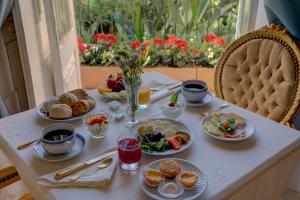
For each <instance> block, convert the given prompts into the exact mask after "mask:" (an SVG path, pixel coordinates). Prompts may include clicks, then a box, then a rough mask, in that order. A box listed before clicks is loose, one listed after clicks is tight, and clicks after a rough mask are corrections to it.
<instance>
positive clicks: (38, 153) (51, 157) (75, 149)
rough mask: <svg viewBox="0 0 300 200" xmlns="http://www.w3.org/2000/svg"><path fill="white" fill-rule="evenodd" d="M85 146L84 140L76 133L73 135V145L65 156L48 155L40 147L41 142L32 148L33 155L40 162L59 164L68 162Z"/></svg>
mask: <svg viewBox="0 0 300 200" xmlns="http://www.w3.org/2000/svg"><path fill="white" fill-rule="evenodd" d="M84 146H85V139H84V138H83V137H82V136H81V135H80V134H78V133H76V135H75V144H74V146H73V148H72V150H71V152H70V153H65V154H57V155H54V154H50V153H48V152H47V151H46V150H45V149H44V148H43V146H42V142H41V140H38V141H37V142H36V143H35V144H34V146H33V150H32V151H33V154H34V155H35V156H36V157H38V158H39V159H41V160H44V161H48V162H60V161H65V160H69V159H71V158H73V157H75V156H77V155H78V154H79V153H81V152H82V150H83V148H84Z"/></svg>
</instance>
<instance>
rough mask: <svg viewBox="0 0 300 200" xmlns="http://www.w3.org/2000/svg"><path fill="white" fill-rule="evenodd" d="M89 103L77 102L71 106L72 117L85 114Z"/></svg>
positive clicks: (84, 101)
mask: <svg viewBox="0 0 300 200" xmlns="http://www.w3.org/2000/svg"><path fill="white" fill-rule="evenodd" d="M89 108H90V106H89V102H88V101H86V100H79V101H77V102H76V103H75V104H74V105H73V106H72V111H73V116H75V117H77V116H80V115H83V114H85V113H87V112H88V111H89V110H90V109H89Z"/></svg>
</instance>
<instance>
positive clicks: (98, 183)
mask: <svg viewBox="0 0 300 200" xmlns="http://www.w3.org/2000/svg"><path fill="white" fill-rule="evenodd" d="M110 157H112V158H113V162H112V163H111V165H110V166H109V167H107V168H105V169H98V170H97V171H95V172H93V173H91V174H89V173H88V174H87V175H85V176H82V177H80V178H79V179H77V180H76V181H71V180H70V177H72V176H73V175H76V174H81V173H83V172H84V171H87V170H90V169H92V168H95V167H97V165H98V164H99V162H98V163H95V164H93V165H91V166H90V167H87V168H86V169H84V170H80V171H78V172H76V173H74V174H71V175H69V176H66V177H64V178H62V179H60V180H56V179H55V178H54V176H55V174H56V173H57V172H53V173H51V174H47V175H44V176H40V177H38V178H37V179H36V181H37V183H38V184H40V185H44V186H48V187H104V186H106V184H107V183H109V182H110V180H111V178H112V175H113V173H114V171H115V168H116V165H117V163H118V154H117V153H115V154H113V155H111V156H110ZM59 171H62V170H59Z"/></svg>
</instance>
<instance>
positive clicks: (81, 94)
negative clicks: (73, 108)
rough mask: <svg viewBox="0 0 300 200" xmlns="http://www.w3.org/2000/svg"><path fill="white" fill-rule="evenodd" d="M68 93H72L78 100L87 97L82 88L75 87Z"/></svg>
mask: <svg viewBox="0 0 300 200" xmlns="http://www.w3.org/2000/svg"><path fill="white" fill-rule="evenodd" d="M70 93H72V94H74V95H75V96H76V97H77V98H78V99H79V100H82V99H87V97H88V94H87V92H86V91H85V90H83V89H75V90H72V91H70Z"/></svg>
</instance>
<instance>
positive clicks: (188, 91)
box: [181, 80, 208, 102]
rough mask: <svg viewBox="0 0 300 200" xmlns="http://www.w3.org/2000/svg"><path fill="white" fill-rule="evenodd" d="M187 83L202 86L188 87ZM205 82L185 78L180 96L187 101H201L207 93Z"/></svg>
mask: <svg viewBox="0 0 300 200" xmlns="http://www.w3.org/2000/svg"><path fill="white" fill-rule="evenodd" d="M187 85H199V86H202V87H203V88H201V89H200V88H188V87H186V86H187ZM207 90H208V87H207V84H206V83H205V82H203V81H199V80H187V81H184V82H183V83H182V86H181V93H182V96H183V97H184V98H185V100H186V101H188V102H199V101H201V100H202V99H203V98H204V97H205V96H206V94H207Z"/></svg>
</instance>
